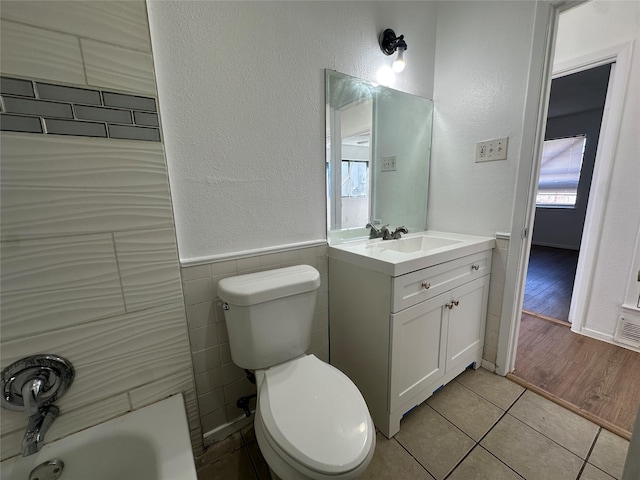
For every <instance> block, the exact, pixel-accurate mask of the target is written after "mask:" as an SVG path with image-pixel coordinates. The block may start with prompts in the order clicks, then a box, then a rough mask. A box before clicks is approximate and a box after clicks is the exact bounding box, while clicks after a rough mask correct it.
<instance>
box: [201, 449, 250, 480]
mask: <svg viewBox="0 0 640 480" xmlns="http://www.w3.org/2000/svg"><path fill="white" fill-rule="evenodd" d="M256 478H257V477H256V474H255V472H254V471H253V466H252V465H251V459H250V458H249V453H248V452H247V447H242V448H241V449H240V450H236V451H235V452H233V453H232V454H231V455H227V456H226V457H224V458H221V459H220V460H218V461H217V462H214V463H212V464H210V465H207V466H206V467H204V468H202V469H201V470H198V480H221V479H224V480H256Z"/></svg>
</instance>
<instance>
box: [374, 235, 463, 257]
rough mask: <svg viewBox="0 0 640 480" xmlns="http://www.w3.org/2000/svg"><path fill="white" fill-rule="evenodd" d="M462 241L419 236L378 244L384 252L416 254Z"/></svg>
mask: <svg viewBox="0 0 640 480" xmlns="http://www.w3.org/2000/svg"><path fill="white" fill-rule="evenodd" d="M461 241H462V240H453V239H451V238H440V237H428V236H426V235H419V236H417V237H405V238H401V239H399V240H389V241H386V242H382V243H380V244H378V246H379V247H380V248H382V249H384V250H393V251H395V252H404V253H415V252H427V251H429V250H433V249H435V248H441V247H448V246H449V245H454V244H456V243H460V242H461Z"/></svg>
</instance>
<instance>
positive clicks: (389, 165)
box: [382, 155, 397, 172]
mask: <svg viewBox="0 0 640 480" xmlns="http://www.w3.org/2000/svg"><path fill="white" fill-rule="evenodd" d="M396 162H397V159H396V156H395V155H390V156H388V157H382V171H383V172H395V171H396Z"/></svg>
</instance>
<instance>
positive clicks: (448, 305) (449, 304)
mask: <svg viewBox="0 0 640 480" xmlns="http://www.w3.org/2000/svg"><path fill="white" fill-rule="evenodd" d="M444 306H445V307H447V308H448V309H449V310H451V309H452V308H453V302H449V303H445V304H444Z"/></svg>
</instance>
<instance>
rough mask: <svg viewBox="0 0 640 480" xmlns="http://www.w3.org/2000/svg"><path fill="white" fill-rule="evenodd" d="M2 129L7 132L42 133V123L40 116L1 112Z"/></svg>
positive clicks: (0, 126)
mask: <svg viewBox="0 0 640 480" xmlns="http://www.w3.org/2000/svg"><path fill="white" fill-rule="evenodd" d="M0 130H3V131H5V132H25V133H42V123H40V119H39V118H38V117H26V116H24V115H10V114H7V113H2V114H0Z"/></svg>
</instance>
